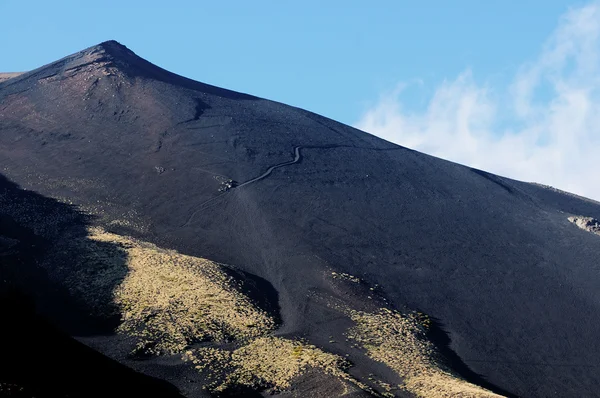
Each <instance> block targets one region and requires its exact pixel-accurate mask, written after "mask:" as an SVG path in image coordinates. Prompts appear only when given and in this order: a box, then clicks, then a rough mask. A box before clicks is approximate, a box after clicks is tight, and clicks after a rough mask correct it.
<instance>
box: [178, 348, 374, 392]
mask: <svg viewBox="0 0 600 398" xmlns="http://www.w3.org/2000/svg"><path fill="white" fill-rule="evenodd" d="M186 359H187V360H190V361H192V362H193V363H194V365H196V366H195V367H196V369H198V370H199V371H203V370H209V372H210V373H211V376H213V377H215V378H219V376H221V380H219V381H217V382H215V383H213V386H212V391H213V392H222V391H224V390H226V389H227V388H230V387H233V386H236V385H242V386H247V387H250V388H256V389H260V388H267V387H268V388H272V389H273V390H274V391H282V390H285V389H288V388H290V386H291V382H292V381H293V379H294V378H296V377H298V376H300V375H302V374H304V373H305V372H306V371H307V370H308V369H317V370H319V371H322V372H324V373H326V374H329V375H332V376H335V377H338V378H340V379H342V380H345V381H348V382H351V383H353V384H355V385H356V386H357V387H359V388H367V387H366V386H364V385H362V384H361V383H359V382H357V381H356V380H354V379H353V378H352V377H351V376H349V375H348V374H347V373H346V372H345V369H346V368H347V367H348V366H349V364H348V363H347V361H345V360H344V359H343V358H342V357H340V356H338V355H335V354H331V353H327V352H325V351H323V350H321V349H319V348H317V347H315V346H314V345H307V344H303V343H302V342H299V341H294V340H289V339H284V338H279V337H272V336H268V337H259V338H256V339H254V340H252V341H250V342H249V343H248V344H246V345H244V346H242V347H240V348H238V349H236V350H235V351H233V352H229V351H224V350H219V349H215V348H200V349H196V350H189V351H187V352H186Z"/></svg>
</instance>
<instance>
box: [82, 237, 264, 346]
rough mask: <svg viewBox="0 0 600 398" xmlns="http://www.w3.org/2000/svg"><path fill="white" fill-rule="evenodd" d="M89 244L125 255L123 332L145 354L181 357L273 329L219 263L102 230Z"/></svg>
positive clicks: (117, 297)
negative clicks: (202, 345) (191, 348)
mask: <svg viewBox="0 0 600 398" xmlns="http://www.w3.org/2000/svg"><path fill="white" fill-rule="evenodd" d="M89 240H91V241H93V242H111V243H113V244H116V245H118V246H119V247H121V248H122V249H123V250H124V251H125V254H126V260H125V261H126V264H127V267H128V271H127V274H126V275H125V277H124V279H123V280H122V282H121V283H120V284H119V285H118V286H117V288H116V289H115V291H114V302H115V304H116V305H117V306H118V308H119V309H120V311H121V316H122V324H121V326H120V327H119V330H120V331H121V332H126V333H128V334H130V335H133V336H136V337H138V338H139V345H138V348H139V349H141V350H143V351H145V352H147V353H153V354H161V353H168V354H175V353H182V352H183V351H184V350H185V349H186V347H188V345H190V344H192V343H194V342H197V341H202V340H212V341H225V340H229V339H240V338H249V337H255V336H258V335H261V334H263V333H265V332H266V331H268V330H270V329H271V328H272V327H273V325H274V322H273V320H272V319H271V318H270V317H269V316H268V315H267V314H266V313H265V312H264V311H262V310H260V309H258V308H257V307H256V306H254V305H253V303H252V302H251V301H250V300H249V299H248V298H247V297H246V296H244V295H243V294H242V293H240V292H239V289H240V286H239V284H238V282H236V281H235V280H234V279H233V278H231V277H230V276H228V275H227V274H226V273H225V272H224V271H223V270H222V266H221V265H219V264H216V263H214V262H211V261H208V260H205V259H202V258H198V257H192V256H186V255H183V254H180V253H177V252H175V251H172V250H163V249H159V248H158V247H156V246H154V245H152V244H149V243H144V242H139V241H135V240H133V239H131V238H127V237H123V236H119V235H115V234H111V233H107V232H105V231H103V230H101V229H98V228H93V229H90V234H89ZM100 277H102V275H100Z"/></svg>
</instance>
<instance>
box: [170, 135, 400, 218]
mask: <svg viewBox="0 0 600 398" xmlns="http://www.w3.org/2000/svg"><path fill="white" fill-rule="evenodd" d="M335 148H354V149H366V150H372V151H393V150H400V149H407V148H404V147H395V148H363V147H357V146H354V145H321V146H296V147H294V159H293V160H289V161H287V162H283V163H278V164H276V165H273V166H269V168H267V170H266V171H265V172H264V173H262V174H261V175H259V176H258V177H254V178H252V179H250V180H248V181H245V182H243V183H241V184H239V185H237V186H236V187H233V188H231V189H239V188H241V187H243V186H246V185H249V184H252V183H255V182H258V181H260V180H263V179H265V178H267V177H268V176H269V175H271V173H272V172H273V170H275V169H278V168H280V167H284V166H290V165H292V164H296V163H299V162H300V160H302V152H301V151H302V150H303V149H335ZM231 189H230V190H231ZM230 190H227V191H224V192H221V193H220V194H219V195H217V196H215V197H212V198H210V199H208V200H205V201H204V202H202V203H200V204H199V205H198V207H197V208H196V210H194V211H193V212H192V214H190V216H189V218H188V219H187V221H186V222H185V223H184V224H182V225H181V227H187V226H188V225H189V224H190V222H191V221H192V220H193V219H194V217H195V216H196V214H198V213H199V212H200V211H202V210H204V209H205V208H206V206H207V205H208V204H209V203H211V202H213V201H215V200H217V199H219V198H220V197H221V196H223V195H226V194H227V193H228V192H229V191H230Z"/></svg>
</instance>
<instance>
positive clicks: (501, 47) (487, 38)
mask: <svg viewBox="0 0 600 398" xmlns="http://www.w3.org/2000/svg"><path fill="white" fill-rule="evenodd" d="M323 3H325V4H323ZM374 4H376V6H374ZM0 16H1V17H2V23H1V24H0V71H5V72H9V71H22V70H29V69H32V68H35V67H38V66H41V65H43V64H45V63H48V62H51V61H53V60H56V59H58V58H61V57H63V56H65V55H68V54H70V53H73V52H76V51H79V50H81V49H83V48H85V47H89V46H91V45H94V44H97V43H99V42H101V41H104V40H109V39H115V40H118V41H120V42H121V43H123V44H125V45H126V46H128V47H129V48H131V49H132V50H133V51H135V52H136V53H138V54H139V55H140V56H142V57H144V58H146V59H148V60H149V61H151V62H153V63H155V64H158V65H159V66H161V67H164V68H166V69H169V70H171V71H173V72H176V73H179V74H181V75H184V76H187V77H190V78H193V79H196V80H199V81H203V82H207V83H210V84H214V85H218V86H221V87H226V88H230V89H233V90H237V91H242V92H247V93H251V94H254V95H258V96H261V97H265V98H269V99H273V100H276V101H281V102H284V103H288V104H291V105H295V106H299V107H302V108H305V109H309V110H311V111H314V112H317V113H320V114H322V115H325V116H328V117H331V118H333V119H336V120H339V121H341V122H344V123H347V124H352V125H355V126H357V127H360V128H362V129H364V130H366V131H369V132H371V133H374V134H376V135H379V136H381V137H383V138H386V139H388V140H390V141H393V142H396V143H399V144H401V145H406V146H409V147H411V148H414V149H417V150H420V151H423V152H427V153H430V154H433V155H435V156H439V157H443V158H446V159H450V160H453V161H457V162H459V163H463V164H467V165H470V166H474V167H478V168H482V169H485V170H488V171H492V172H495V173H498V174H501V175H505V176H509V177H513V178H517V179H522V180H527V181H537V182H542V183H546V184H550V185H553V186H557V187H559V188H562V189H566V190H569V191H573V192H577V193H580V194H584V195H587V196H591V197H595V198H598V199H600V173H595V172H594V171H590V170H594V169H595V168H597V167H595V166H596V165H595V158H596V155H595V151H593V149H594V148H598V145H599V144H600V140H599V138H600V133H599V131H598V130H597V128H596V127H595V126H600V120H598V119H597V118H596V116H595V115H596V114H597V115H600V99H599V97H600V95H599V94H600V83H599V82H598V77H600V66H599V62H598V60H599V59H600V38H598V36H599V32H600V10H599V3H598V2H597V1H565V0H523V1H519V2H516V1H506V0H502V1H500V0H489V1H476V0H455V1H452V2H450V1H445V0H435V1H434V0H429V1H420V2H417V1H410V2H409V1H404V0H393V1H392V0H380V1H377V2H367V1H355V0H346V1H340V0H329V1H327V2H323V1H318V2H317V1H303V2H285V1H275V0H272V1H261V0H255V1H252V2H249V1H242V0H239V1H210V2H209V1H198V0H196V1H171V2H168V3H165V2H157V1H152V0H146V1H135V0H129V1H122V0H121V1H114V0H104V1H102V2H100V3H99V2H93V3H89V2H81V1H73V0H63V1H60V2H47V1H41V0H37V1H29V2H24V1H22V0H2V1H0ZM596 187H597V188H596Z"/></svg>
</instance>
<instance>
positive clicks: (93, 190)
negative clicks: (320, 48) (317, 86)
mask: <svg viewBox="0 0 600 398" xmlns="http://www.w3.org/2000/svg"><path fill="white" fill-rule="evenodd" d="M1 76H2V79H1V80H0V166H1V167H0V172H1V173H2V175H3V177H2V178H1V179H0V263H1V264H0V266H1V267H0V273H1V274H0V283H1V284H0V289H1V291H0V293H1V295H2V300H1V306H0V308H2V316H3V321H2V326H1V330H2V331H1V333H2V336H1V338H0V345H1V348H2V356H0V361H1V364H0V394H5V395H8V396H57V395H62V396H86V397H88V396H107V395H109V396H125V395H127V396H142V395H146V394H148V396H180V394H181V395H183V396H188V397H195V396H211V395H213V396H217V395H243V396H253V395H256V396H260V395H266V394H280V395H282V396H297V397H306V396H316V397H330V396H356V397H358V396H386V397H391V396H401V397H405V396H406V397H411V396H423V397H438V396H463V397H492V396H526V397H549V396H560V397H582V396H592V395H594V394H596V393H597V391H599V390H600V372H598V367H599V366H600V339H598V336H597V333H598V330H599V329H600V289H599V288H598V287H599V286H600V272H599V271H600V266H599V264H600V263H599V259H600V236H598V235H597V234H596V233H594V232H597V230H598V228H595V227H598V223H597V222H596V221H595V220H596V219H598V218H600V204H599V203H597V202H594V201H592V200H588V199H585V198H581V197H577V196H575V195H571V194H568V193H565V192H561V191H558V190H556V189H552V188H550V187H545V186H541V185H537V184H533V183H525V182H519V181H515V180H511V179H508V178H504V177H500V176H496V175H493V174H490V173H486V172H484V171H481V170H476V169H472V168H469V167H465V166H462V165H459V164H455V163H451V162H447V161H444V160H441V159H437V158H435V157H431V156H428V155H425V154H422V153H419V152H416V151H413V150H410V149H408V148H404V147H401V146H398V145H395V144H392V143H389V142H386V141H384V140H382V139H379V138H377V137H375V136H372V135H370V134H368V133H365V132H362V131H359V130H357V129H354V128H352V127H349V126H345V125H343V124H340V123H337V122H335V121H333V120H330V119H327V118H325V117H322V116H319V115H316V114H314V113H311V112H308V111H305V110H302V109H298V108H294V107H291V106H287V105H284V104H280V103H277V102H273V101H268V100H265V99H261V98H257V97H253V96H251V95H246V94H241V93H237V92H234V91H229V90H225V89H222V88H217V87H214V86H210V85H207V84H204V83H200V82H196V81H193V80H190V79H187V78H184V77H181V76H178V75H175V74H173V73H170V72H168V71H166V70H164V69H161V68H159V67H157V66H155V65H153V64H151V63H149V62H147V61H145V60H144V59H142V58H140V57H138V56H137V55H135V54H134V53H133V52H132V51H130V50H129V49H127V48H126V47H125V46H123V45H121V44H119V43H117V42H115V41H109V42H105V43H102V44H99V45H97V46H94V47H91V48H88V49H86V50H83V51H81V52H79V53H76V54H73V55H70V56H68V57H66V58H63V59H61V60H58V61H56V62H53V63H51V64H49V65H46V66H43V67H41V68H39V69H36V70H33V71H30V72H26V73H22V74H10V75H8V74H6V75H1ZM594 226H595V227H594ZM123 385H124V386H126V387H123ZM11 394H12V395H11Z"/></svg>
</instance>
